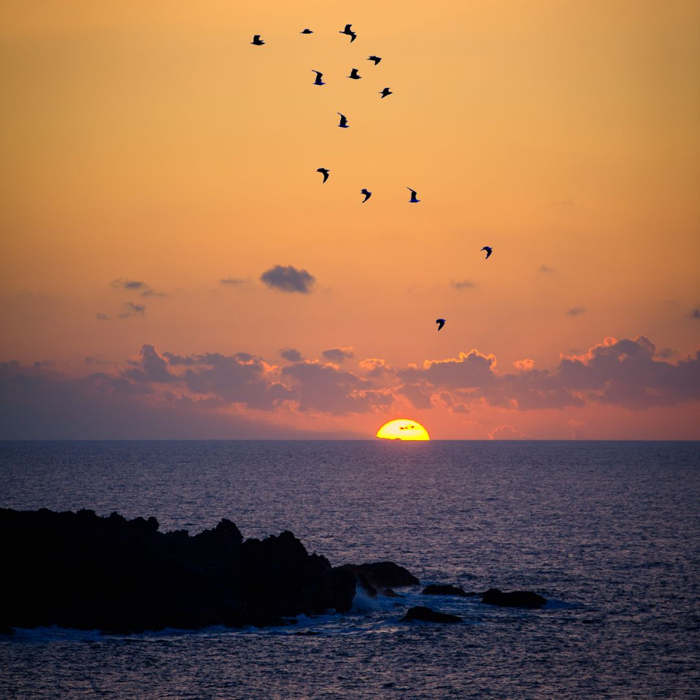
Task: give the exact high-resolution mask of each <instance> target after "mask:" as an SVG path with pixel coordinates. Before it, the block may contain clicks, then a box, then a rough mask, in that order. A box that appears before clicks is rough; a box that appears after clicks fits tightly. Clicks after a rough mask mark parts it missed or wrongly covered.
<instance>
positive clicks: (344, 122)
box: [250, 24, 493, 332]
mask: <svg viewBox="0 0 700 700" xmlns="http://www.w3.org/2000/svg"><path fill="white" fill-rule="evenodd" d="M313 33H314V32H313V30H312V29H309V28H308V27H305V28H304V29H302V30H301V32H300V34H313ZM338 33H339V34H345V35H346V36H348V37H350V43H351V44H352V42H353V41H355V39H357V32H355V31H353V29H352V24H346V25H345V27H344V28H343V29H341V30H339V31H338ZM250 43H251V44H252V45H253V46H264V45H265V41H264V40H263V38H262V35H260V34H254V35H253V40H252V41H251V42H250ZM367 60H368V61H371V62H372V63H374V65H375V66H377V65H379V63H380V62H381V60H382V59H381V57H380V56H375V55H372V56H368V57H367ZM311 72H312V73H315V74H316V78H315V79H314V82H313V84H314V85H318V86H319V87H320V86H323V85H325V84H326V83H325V82H324V81H323V73H322V72H321V71H318V70H316V69H313V68H312V69H311ZM347 77H348V78H350V79H351V80H360V79H361V78H362V76H361V75H360V73H359V69H358V68H352V69H351V70H350V74H349V75H348V76H347ZM393 94H394V93H393V92H392V91H391V89H390V88H389V87H385V88H383V89H382V90H380V92H379V95H380V99H384V98H385V97H388V96H389V95H393ZM337 114H338V116H339V117H340V120H339V122H338V127H339V128H341V129H348V128H349V126H350V125H349V124H348V118H347V117H346V116H345V115H344V114H342V113H341V112H338V113H337ZM316 172H317V173H320V174H321V175H322V176H323V180H322V183H321V184H325V183H326V182H327V181H328V178H329V176H330V173H331V171H330V170H329V169H328V168H316ZM406 189H407V190H408V191H409V192H410V193H411V198H410V199H409V200H408V201H409V203H410V204H418V202H420V201H421V200H420V199H418V192H416V190H414V189H412V188H411V187H407V188H406ZM360 194H361V195H362V196H363V199H362V204H364V203H365V202H366V201H367V200H368V199H369V198H370V197H371V196H372V193H371V192H370V191H369V190H368V189H367V188H366V187H363V188H362V189H361V190H360ZM481 250H482V251H483V252H485V253H486V255H485V257H484V259H485V260H488V258H489V257H490V256H491V254H492V253H493V248H492V247H491V246H488V245H485V246H483V248H482V249H481ZM435 323H436V324H437V330H438V332H440V331H441V330H442V328H443V327H444V325H445V324H446V323H447V321H446V320H445V319H444V318H436V319H435Z"/></svg>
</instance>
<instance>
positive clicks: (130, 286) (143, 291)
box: [110, 277, 167, 297]
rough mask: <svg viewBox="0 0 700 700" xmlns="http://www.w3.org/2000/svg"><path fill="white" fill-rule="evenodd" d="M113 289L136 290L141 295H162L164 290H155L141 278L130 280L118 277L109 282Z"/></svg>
mask: <svg viewBox="0 0 700 700" xmlns="http://www.w3.org/2000/svg"><path fill="white" fill-rule="evenodd" d="M110 285H111V286H112V287H114V288H115V289H125V290H126V291H127V292H138V293H139V294H140V295H141V296H142V297H164V296H167V295H166V294H165V292H157V291H156V290H155V289H153V287H151V286H150V285H148V284H146V283H145V282H142V281H141V280H130V279H126V278H124V277H118V278H117V279H115V280H112V281H111V282H110Z"/></svg>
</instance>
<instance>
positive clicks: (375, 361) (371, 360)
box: [359, 357, 393, 378]
mask: <svg viewBox="0 0 700 700" xmlns="http://www.w3.org/2000/svg"><path fill="white" fill-rule="evenodd" d="M359 365H360V368H361V369H363V370H365V371H366V373H367V374H366V376H367V377H372V378H380V377H382V376H386V375H389V374H391V375H393V369H392V367H391V366H390V365H389V364H387V361H386V360H383V359H382V358H381V357H366V358H365V359H364V360H360V362H359Z"/></svg>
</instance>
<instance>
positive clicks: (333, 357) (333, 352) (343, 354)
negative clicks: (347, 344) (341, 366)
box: [322, 348, 355, 362]
mask: <svg viewBox="0 0 700 700" xmlns="http://www.w3.org/2000/svg"><path fill="white" fill-rule="evenodd" d="M322 355H323V356H324V357H325V358H326V359H327V360H330V361H331V362H343V361H344V360H349V359H350V358H351V357H354V356H355V353H354V352H353V351H352V348H329V349H328V350H324V351H323V353H322Z"/></svg>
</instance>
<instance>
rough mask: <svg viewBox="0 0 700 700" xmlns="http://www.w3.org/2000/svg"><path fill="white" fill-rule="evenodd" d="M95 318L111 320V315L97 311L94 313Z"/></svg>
mask: <svg viewBox="0 0 700 700" xmlns="http://www.w3.org/2000/svg"><path fill="white" fill-rule="evenodd" d="M95 318H96V319H97V320H98V321H111V320H112V317H111V316H110V315H109V314H103V313H102V312H101V311H98V312H97V313H96V314H95Z"/></svg>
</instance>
